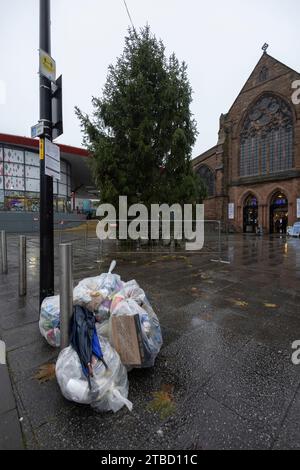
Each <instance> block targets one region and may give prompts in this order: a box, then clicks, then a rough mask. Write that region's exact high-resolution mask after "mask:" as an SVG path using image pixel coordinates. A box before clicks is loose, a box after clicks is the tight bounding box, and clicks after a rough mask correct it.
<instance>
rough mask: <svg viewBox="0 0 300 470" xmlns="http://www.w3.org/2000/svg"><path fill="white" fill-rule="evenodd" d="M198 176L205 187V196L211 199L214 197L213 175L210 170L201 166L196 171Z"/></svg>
mask: <svg viewBox="0 0 300 470" xmlns="http://www.w3.org/2000/svg"><path fill="white" fill-rule="evenodd" d="M198 175H199V176H200V178H201V179H202V180H203V182H204V183H205V185H206V187H207V196H208V197H212V196H214V195H215V175H214V173H213V172H212V170H211V169H210V168H209V167H208V166H206V165H201V166H200V168H199V169H198Z"/></svg>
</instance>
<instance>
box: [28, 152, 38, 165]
mask: <svg viewBox="0 0 300 470" xmlns="http://www.w3.org/2000/svg"><path fill="white" fill-rule="evenodd" d="M25 163H26V165H31V166H38V167H39V166H40V157H39V154H38V153H34V152H25Z"/></svg>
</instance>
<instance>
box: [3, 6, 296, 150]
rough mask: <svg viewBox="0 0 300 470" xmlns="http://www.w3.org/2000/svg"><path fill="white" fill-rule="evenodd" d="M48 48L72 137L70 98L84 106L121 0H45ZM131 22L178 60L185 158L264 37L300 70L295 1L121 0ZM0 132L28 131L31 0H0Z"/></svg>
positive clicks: (122, 17) (95, 88)
mask: <svg viewBox="0 0 300 470" xmlns="http://www.w3.org/2000/svg"><path fill="white" fill-rule="evenodd" d="M51 4H52V56H53V57H54V59H55V60H56V63H57V72H58V74H61V73H62V74H63V80H64V127H65V132H64V135H63V136H61V137H60V138H59V139H58V141H59V142H63V143H67V144H70V145H77V146H81V142H82V136H81V133H80V128H79V125H78V121H77V118H76V116H75V114H74V106H75V105H78V106H79V107H80V108H81V109H82V110H83V111H86V112H90V111H91V97H92V96H93V95H94V96H97V95H98V96H99V95H100V94H101V90H102V88H103V85H104V83H105V79H106V75H107V67H108V65H109V64H110V63H115V60H116V57H118V56H119V55H120V54H121V52H122V50H123V45H124V36H125V35H126V31H127V28H128V25H129V19H128V16H127V13H126V10H125V7H124V3H123V0H106V1H104V0H51ZM127 5H128V7H129V10H130V13H131V16H132V19H133V22H134V24H135V27H136V28H139V27H142V26H144V25H145V24H146V23H147V22H148V23H149V25H150V26H151V28H152V31H153V32H154V33H155V34H156V36H157V37H158V38H161V39H162V40H163V42H164V44H165V46H166V51H167V54H170V53H172V52H173V51H174V52H175V54H176V55H177V57H178V58H179V59H180V60H185V61H186V63H187V64H188V74H189V79H190V82H191V85H192V88H193V91H194V101H193V105H192V111H193V113H194V115H195V118H196V121H197V124H198V130H199V136H198V140H197V143H196V145H195V147H194V151H193V157H196V156H197V155H198V154H199V153H201V152H202V151H204V150H207V149H208V148H210V147H212V146H213V145H215V144H216V139H217V131H218V123H219V116H220V114H221V113H225V112H227V111H228V109H229V108H230V106H231V104H232V103H233V101H234V99H235V98H236V96H237V94H238V93H239V91H240V89H241V88H242V86H243V85H244V83H245V81H246V79H247V78H248V76H249V75H250V73H251V71H252V69H253V68H254V66H255V65H256V63H257V62H258V60H259V58H260V56H261V54H262V51H261V47H262V45H263V44H264V43H265V42H268V43H269V44H270V48H269V51H268V52H269V54H270V55H272V56H274V57H276V58H278V59H279V60H281V61H282V62H284V63H286V64H287V65H289V66H290V67H292V68H294V69H296V70H299V71H300V41H299V27H300V20H299V18H300V2H299V0H227V1H224V0H210V1H203V0H185V1H183V0H151V1H150V0H127ZM0 6H1V9H0V12H1V16H0V57H1V67H0V133H1V132H2V133H10V134H18V135H24V136H29V135H30V127H31V125H33V124H35V123H36V122H37V121H38V117H39V109H38V103H39V97H38V74H37V70H38V51H37V50H38V37H39V26H38V13H39V0H10V1H8V0H0Z"/></svg>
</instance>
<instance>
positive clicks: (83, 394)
mask: <svg viewBox="0 0 300 470" xmlns="http://www.w3.org/2000/svg"><path fill="white" fill-rule="evenodd" d="M99 341H100V344H101V349H102V352H103V357H104V360H105V362H106V364H107V366H108V369H106V368H105V366H104V364H103V363H102V362H101V361H98V360H96V359H95V363H94V364H93V374H94V377H91V390H90V389H89V384H88V380H87V378H86V377H85V375H84V373H83V371H82V367H81V363H80V360H79V357H78V355H77V353H76V351H75V350H74V349H73V348H72V346H69V347H68V348H66V349H64V350H63V351H62V352H61V353H60V355H59V357H58V360H57V362H56V378H57V381H58V384H59V386H60V389H61V392H62V394H63V396H64V397H65V398H66V399H67V400H70V401H74V402H76V403H82V404H85V405H91V406H92V408H94V409H95V410H96V411H99V412H104V411H113V412H114V413H116V412H117V411H119V410H120V409H121V408H122V407H123V406H124V405H125V406H127V408H128V409H129V410H130V411H131V410H132V403H131V402H130V401H129V400H127V397H128V378H127V371H126V369H125V367H124V366H123V365H122V363H121V361H120V358H119V355H118V353H117V352H116V351H115V350H114V349H113V348H112V347H111V345H110V344H109V342H108V341H107V340H106V339H105V338H103V337H100V336H99Z"/></svg>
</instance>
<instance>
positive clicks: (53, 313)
mask: <svg viewBox="0 0 300 470" xmlns="http://www.w3.org/2000/svg"><path fill="white" fill-rule="evenodd" d="M39 328H40V332H41V335H42V336H43V337H44V338H45V339H46V341H47V343H48V344H50V346H53V347H54V348H59V346H60V306H59V295H56V296H54V297H47V298H46V299H45V300H44V301H43V303H42V305H41V313H40V321H39Z"/></svg>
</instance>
